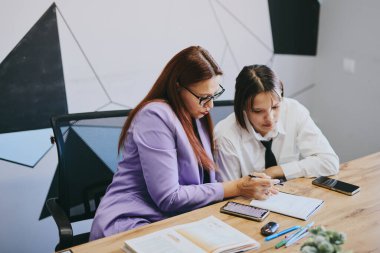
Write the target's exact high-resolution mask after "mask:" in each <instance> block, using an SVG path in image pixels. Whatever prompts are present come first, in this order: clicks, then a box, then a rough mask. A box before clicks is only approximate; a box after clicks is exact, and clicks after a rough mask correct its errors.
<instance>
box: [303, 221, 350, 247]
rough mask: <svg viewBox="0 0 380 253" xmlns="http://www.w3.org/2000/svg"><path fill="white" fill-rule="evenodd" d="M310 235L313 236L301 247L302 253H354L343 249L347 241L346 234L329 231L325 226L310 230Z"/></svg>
mask: <svg viewBox="0 0 380 253" xmlns="http://www.w3.org/2000/svg"><path fill="white" fill-rule="evenodd" d="M310 233H311V234H312V235H311V236H310V237H309V238H308V239H307V240H306V241H305V243H304V244H303V245H302V246H301V252H302V253H352V251H343V250H342V248H341V245H342V244H343V243H344V242H345V241H346V235H345V234H344V233H340V232H336V231H332V230H327V229H326V228H324V227H323V226H318V227H315V228H312V229H310Z"/></svg>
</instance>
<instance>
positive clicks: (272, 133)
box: [243, 111, 285, 141]
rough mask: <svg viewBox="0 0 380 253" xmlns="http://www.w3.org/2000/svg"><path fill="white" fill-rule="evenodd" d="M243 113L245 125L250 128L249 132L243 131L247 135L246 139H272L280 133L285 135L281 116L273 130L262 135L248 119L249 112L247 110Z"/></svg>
mask: <svg viewBox="0 0 380 253" xmlns="http://www.w3.org/2000/svg"><path fill="white" fill-rule="evenodd" d="M243 115H244V121H245V125H246V126H247V129H248V132H247V131H243V133H244V134H245V135H246V136H244V137H245V138H244V139H245V140H250V139H251V138H255V139H256V140H258V141H269V140H270V139H272V138H275V137H277V136H278V135H279V134H280V135H285V129H284V126H283V124H282V121H281V117H279V119H278V121H277V124H276V127H275V128H274V129H273V130H272V131H270V132H269V133H267V134H266V135H265V136H262V135H261V134H260V133H258V132H256V130H255V129H254V128H253V126H252V124H251V122H250V121H249V119H248V116H247V113H246V112H245V111H244V112H243Z"/></svg>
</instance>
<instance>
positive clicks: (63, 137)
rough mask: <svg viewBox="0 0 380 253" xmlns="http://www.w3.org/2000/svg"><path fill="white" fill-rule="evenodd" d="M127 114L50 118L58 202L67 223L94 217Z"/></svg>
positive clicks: (108, 180)
mask: <svg viewBox="0 0 380 253" xmlns="http://www.w3.org/2000/svg"><path fill="white" fill-rule="evenodd" d="M129 112H130V110H118V111H104V112H89V113H75V114H66V115H61V116H56V117H52V118H51V125H52V128H53V132H54V139H55V142H56V146H57V151H58V202H59V204H60V206H61V207H62V208H63V209H64V211H65V213H66V215H67V216H68V218H69V220H70V222H75V221H80V220H85V219H91V218H93V217H94V214H95V211H96V208H97V207H98V205H99V202H100V199H101V197H102V196H103V195H104V193H105V190H106V188H107V186H108V185H109V184H110V183H111V181H112V177H113V174H114V172H115V170H116V168H117V163H118V160H119V157H118V140H119V136H120V132H121V129H122V127H123V124H124V122H125V120H126V117H127V116H128V113H129Z"/></svg>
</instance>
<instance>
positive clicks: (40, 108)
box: [0, 4, 67, 133]
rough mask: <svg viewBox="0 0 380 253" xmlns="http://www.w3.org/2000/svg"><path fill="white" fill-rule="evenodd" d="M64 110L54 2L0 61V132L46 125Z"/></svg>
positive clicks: (63, 87) (64, 98) (48, 125)
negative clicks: (53, 116) (52, 117)
mask: <svg viewBox="0 0 380 253" xmlns="http://www.w3.org/2000/svg"><path fill="white" fill-rule="evenodd" d="M63 113H67V102H66V93H65V86H64V76H63V68H62V60H61V50H60V44H59V36H58V26H57V16H56V6H55V4H53V5H52V6H51V7H50V8H49V9H48V10H47V11H46V12H45V13H44V14H43V16H42V17H41V18H40V19H39V20H38V21H37V23H36V24H35V25H34V26H33V27H32V28H31V29H30V30H29V32H28V33H27V34H26V35H25V36H24V37H23V38H22V39H21V41H20V42H19V43H18V44H17V45H16V46H15V48H14V49H13V50H12V51H11V52H10V53H9V55H8V56H7V57H6V58H5V59H4V60H3V62H2V63H1V64H0V133H6V132H15V131H25V130H33V129H41V128H49V127H50V123H49V119H50V117H51V115H56V114H63Z"/></svg>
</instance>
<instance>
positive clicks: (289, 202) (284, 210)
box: [251, 192, 323, 220]
mask: <svg viewBox="0 0 380 253" xmlns="http://www.w3.org/2000/svg"><path fill="white" fill-rule="evenodd" d="M322 204H323V200H321V199H315V198H309V197H303V196H298V195H293V194H288V193H284V192H279V193H278V194H274V195H272V196H271V197H270V198H268V199H266V200H252V201H251V206H256V207H260V208H264V209H268V210H270V211H272V212H276V213H280V214H285V215H288V216H292V217H295V218H299V219H302V220H307V219H308V218H309V217H310V216H311V215H312V214H313V213H314V212H315V211H317V210H318V209H319V208H320V207H321V206H322Z"/></svg>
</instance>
